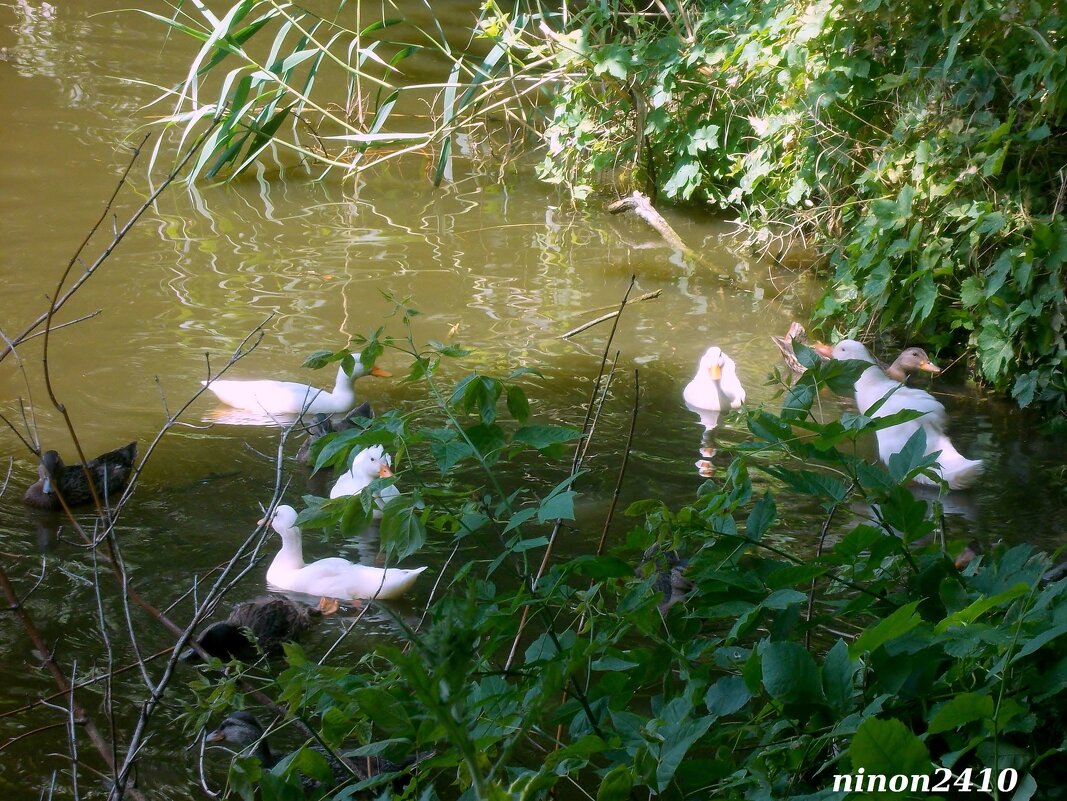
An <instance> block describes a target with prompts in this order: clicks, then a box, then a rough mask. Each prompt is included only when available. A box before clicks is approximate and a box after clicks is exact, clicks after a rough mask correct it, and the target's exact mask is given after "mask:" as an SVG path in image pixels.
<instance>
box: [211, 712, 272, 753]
mask: <svg viewBox="0 0 1067 801" xmlns="http://www.w3.org/2000/svg"><path fill="white" fill-rule="evenodd" d="M262 737H263V727H262V726H261V725H259V721H258V720H256V716H255V715H253V714H252V713H251V712H244V711H241V712H231V713H230V714H229V715H227V716H226V717H225V718H223V719H222V723H220V724H219V727H218V728H217V729H215V731H213V732H211V733H209V734H208V735H207V741H208V742H209V743H232V744H234V745H239V746H241V747H242V748H244V747H247V746H249V745H252V743H255V742H258V741H259V740H260V739H261V738H262Z"/></svg>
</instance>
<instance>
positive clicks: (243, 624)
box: [181, 595, 317, 662]
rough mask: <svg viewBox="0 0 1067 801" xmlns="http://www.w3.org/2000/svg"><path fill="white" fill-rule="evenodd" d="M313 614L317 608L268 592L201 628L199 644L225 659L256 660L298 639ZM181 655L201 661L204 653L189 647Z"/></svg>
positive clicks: (210, 654) (213, 654)
mask: <svg viewBox="0 0 1067 801" xmlns="http://www.w3.org/2000/svg"><path fill="white" fill-rule="evenodd" d="M312 614H317V612H316V610H312V609H309V608H308V607H306V606H303V605H302V604H298V603H296V602H295V601H291V600H289V599H288V598H279V597H277V596H273V595H264V596H261V597H259V598H253V599H252V600H251V601H242V602H241V603H239V604H236V605H235V606H234V607H233V609H232V610H231V611H230V615H229V617H227V618H226V619H225V620H223V621H220V622H219V623H213V624H212V625H210V626H208V627H207V628H206V629H204V630H203V631H201V632H200V635H199V636H198V637H197V638H196V644H197V645H199V646H200V648H201V649H202V650H203V651H204V652H206V653H207V655H208V656H214V657H218V658H219V659H221V660H222V661H223V662H230V661H232V660H234V659H239V660H240V661H242V662H255V661H256V660H257V659H258V658H259V655H260V654H261V653H264V654H273V653H277V652H279V651H280V650H281V647H282V643H286V642H291V641H293V640H296V639H298V638H299V637H300V635H301V634H303V633H304V632H305V631H307V629H308V627H309V626H310V625H311V616H312ZM181 658H182V661H183V662H197V661H199V659H200V655H199V654H198V653H197V652H196V650H195V649H193V648H189V649H187V650H186V651H184V652H182V656H181Z"/></svg>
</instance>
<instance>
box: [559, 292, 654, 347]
mask: <svg viewBox="0 0 1067 801" xmlns="http://www.w3.org/2000/svg"><path fill="white" fill-rule="evenodd" d="M662 294H663V290H662V289H657V290H656V291H655V292H646V293H645V294H644V295H642V296H641V297H639V298H634V299H633V300H631V301H630V302H631V303H638V302H639V301H642V300H652V299H653V298H658V297H659V296H660V295H662ZM618 316H619V310H618V309H615V310H614V311H611V312H608V313H607V314H602V315H600V316H599V317H597V318H596V319H594V320H589V321H588V322H585V323H582V324H581V325H580V326H578V327H577V328H572V329H571V330H570V331H568V332H567V333H565V334H560V335H559V336H558V337H556V339H569V338H570V337H572V336H574V335H575V334H580V333H581V332H582V331H585V330H586V329H587V328H592V327H593V326H594V325H597V324H599V323H602V322H604V321H605V320H610V319H612V318H613V317H618Z"/></svg>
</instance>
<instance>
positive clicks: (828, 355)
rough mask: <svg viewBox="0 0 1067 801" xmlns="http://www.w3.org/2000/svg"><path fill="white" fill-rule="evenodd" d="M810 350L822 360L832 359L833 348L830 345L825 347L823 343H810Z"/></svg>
mask: <svg viewBox="0 0 1067 801" xmlns="http://www.w3.org/2000/svg"><path fill="white" fill-rule="evenodd" d="M811 349H812V350H813V351H815V352H816V353H818V354H819V355H820V356H822V357H823V358H824V359H832V358H833V356H834V348H833V346H832V345H827V344H826V343H825V342H812V343H811Z"/></svg>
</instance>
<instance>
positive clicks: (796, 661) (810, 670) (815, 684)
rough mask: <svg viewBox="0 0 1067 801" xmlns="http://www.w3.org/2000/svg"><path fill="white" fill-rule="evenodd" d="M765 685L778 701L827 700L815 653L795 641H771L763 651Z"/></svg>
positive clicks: (803, 701)
mask: <svg viewBox="0 0 1067 801" xmlns="http://www.w3.org/2000/svg"><path fill="white" fill-rule="evenodd" d="M760 659H761V660H762V664H763V686H764V687H766V688H767V693H768V694H769V695H770V696H771V697H772V698H774V699H775V700H776V701H781V702H782V703H786V704H806V705H810V704H813V703H820V702H822V701H824V700H825V699H824V696H823V691H822V682H821V681H820V680H819V668H818V667H817V666H816V664H815V660H814V659H812V658H811V654H809V653H808V652H807V650H806V649H805V648H804V647H803V646H801V645H799V644H797V643H795V642H770V643H767V644H766V646H765V647H764V648H763V649H762V650H761V651H760Z"/></svg>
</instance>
